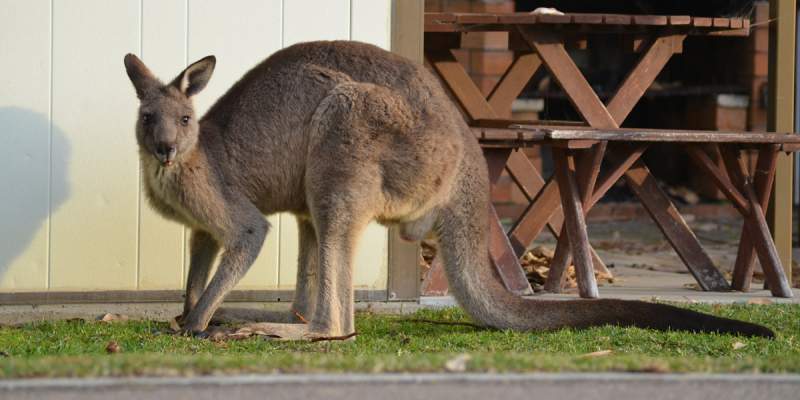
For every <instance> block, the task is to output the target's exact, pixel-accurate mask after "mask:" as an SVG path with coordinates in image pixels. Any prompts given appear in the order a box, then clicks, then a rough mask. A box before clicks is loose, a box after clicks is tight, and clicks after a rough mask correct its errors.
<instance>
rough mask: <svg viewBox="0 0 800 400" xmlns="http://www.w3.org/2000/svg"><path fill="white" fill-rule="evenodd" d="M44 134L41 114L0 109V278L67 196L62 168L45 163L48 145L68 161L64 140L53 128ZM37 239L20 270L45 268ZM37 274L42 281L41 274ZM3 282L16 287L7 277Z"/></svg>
mask: <svg viewBox="0 0 800 400" xmlns="http://www.w3.org/2000/svg"><path fill="white" fill-rule="evenodd" d="M50 133H51V132H50V120H49V119H48V118H47V116H46V115H43V114H39V113H37V112H33V111H30V110H27V109H23V108H17V107H0V281H3V280H4V278H5V276H6V274H7V273H8V270H9V268H10V267H11V264H12V263H14V262H15V261H16V260H17V258H18V257H19V256H20V255H21V254H23V253H24V252H25V251H26V250H27V249H28V248H29V247H30V246H31V245H32V244H33V243H32V241H34V240H35V239H36V238H37V232H39V231H41V230H42V229H44V228H45V224H46V223H47V218H48V217H49V215H50V214H51V212H53V211H55V210H57V209H58V207H59V206H60V205H61V204H63V203H64V201H65V200H66V198H67V196H68V195H69V193H68V192H69V189H68V185H67V180H66V177H67V171H66V168H51V166H50V158H51V157H50V154H51V153H50V152H51V149H52V151H57V152H59V153H61V154H60V156H59V158H64V159H67V160H69V152H70V147H69V142H68V141H67V138H66V136H65V135H64V132H63V131H61V130H60V129H58V127H56V126H53V127H52V135H50ZM51 140H52V141H51ZM54 182H55V183H56V184H54V185H51V183H54ZM39 237H41V239H39V240H37V243H35V244H33V245H35V246H37V247H39V248H37V249H32V250H31V252H32V253H30V254H29V256H28V257H26V260H25V261H24V262H27V263H28V264H29V265H23V266H21V268H23V269H24V270H25V272H23V274H25V273H27V271H28V270H30V271H31V272H30V273H35V271H37V270H38V271H47V259H48V255H47V251H48V249H47V242H46V240H45V239H44V238H45V236H44V235H40V236H39ZM23 278H24V279H23ZM42 278H43V280H42V285H44V284H46V279H47V277H46V276H44V277H42ZM15 280H16V279H15ZM20 280H21V281H20V283H19V285H27V286H29V285H30V283H27V284H26V283H23V282H22V280H24V282H30V281H31V280H33V278H32V277H31V276H30V275H28V276H26V277H22V276H20ZM6 285H11V286H12V287H16V286H19V285H17V284H15V283H14V282H13V281H12V282H6ZM41 289H44V287H42V288H41Z"/></svg>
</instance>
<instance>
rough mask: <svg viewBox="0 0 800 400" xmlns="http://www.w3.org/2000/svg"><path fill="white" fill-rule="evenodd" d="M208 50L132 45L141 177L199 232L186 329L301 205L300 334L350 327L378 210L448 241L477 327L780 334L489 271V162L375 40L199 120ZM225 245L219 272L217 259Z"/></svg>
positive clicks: (240, 94)
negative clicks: (142, 51)
mask: <svg viewBox="0 0 800 400" xmlns="http://www.w3.org/2000/svg"><path fill="white" fill-rule="evenodd" d="M215 63H216V59H215V58H214V57H213V56H209V57H206V58H203V59H201V60H199V61H197V62H195V63H194V64H191V65H190V66H188V67H187V68H186V69H185V70H184V71H183V72H181V73H180V74H178V76H177V77H176V78H175V79H173V80H172V81H171V82H170V83H168V84H164V83H162V82H161V81H159V80H158V79H157V78H156V77H155V76H154V75H153V74H152V73H151V72H150V70H148V68H147V67H146V66H145V65H144V63H143V62H142V61H141V60H140V59H139V58H137V57H136V56H134V55H132V54H128V55H127V56H125V68H126V71H127V74H128V76H129V78H130V80H131V82H132V83H133V86H134V88H135V90H136V95H137V97H138V98H139V100H140V106H139V113H138V120H137V122H136V138H137V141H138V145H139V153H140V157H141V165H142V170H143V176H144V187H145V190H146V193H147V197H148V198H149V200H150V203H151V204H152V206H153V207H154V208H155V209H156V210H157V211H159V212H160V213H161V214H162V215H163V216H164V217H166V218H169V219H172V220H175V221H178V222H180V223H182V224H185V225H187V226H188V227H189V228H190V229H191V232H192V233H191V241H190V254H191V260H190V269H189V275H188V279H187V285H186V297H185V306H184V311H183V315H182V317H181V318H180V323H181V325H182V329H183V330H184V331H185V332H187V333H199V332H202V331H204V330H205V329H206V328H207V325H208V323H209V320H210V319H211V317H212V315H213V314H214V312H215V311H216V310H217V308H218V307H219V305H220V303H221V302H222V301H223V298H224V297H225V295H226V294H227V293H228V292H229V291H230V290H231V289H232V288H233V287H234V285H235V284H236V283H237V281H239V279H240V278H241V277H242V276H243V275H244V274H245V273H246V272H247V270H248V268H249V267H250V265H251V264H252V263H253V261H254V260H255V258H256V256H257V255H258V254H259V251H260V249H261V246H262V243H263V241H264V238H265V236H266V235H267V232H268V231H269V228H270V226H269V224H268V223H267V221H266V219H265V217H264V215H269V214H272V213H276V212H290V213H293V214H294V215H295V216H296V218H297V223H298V225H299V232H300V234H299V236H300V237H299V241H300V256H299V267H298V274H297V288H296V294H295V299H294V303H293V308H294V310H296V311H297V312H298V313H300V314H301V315H304V316H309V317H310V318H308V319H309V321H308V324H307V325H304V331H302V332H303V333H302V335H301V337H298V338H297V339H302V338H314V337H334V336H342V335H348V334H351V333H353V332H354V321H353V320H354V310H353V307H354V305H353V287H352V273H353V270H352V263H353V251H354V248H355V247H356V241H357V239H358V238H359V236H360V234H361V233H362V231H363V230H364V228H365V227H366V226H367V224H368V223H369V222H370V221H373V220H375V221H378V222H379V223H382V224H385V225H398V224H399V226H400V228H401V232H402V235H403V236H404V237H405V238H406V239H409V240H418V239H420V238H422V237H423V236H424V235H426V234H428V233H429V232H433V234H434V235H435V236H436V237H437V238H438V241H439V243H440V248H441V253H442V256H443V260H444V263H445V265H446V267H445V269H446V275H447V279H448V280H449V283H450V288H451V290H452V293H453V294H454V295H455V297H456V299H457V300H458V302H459V303H460V305H461V306H462V307H463V308H464V309H465V310H466V312H467V313H468V314H469V315H470V316H471V317H472V318H473V319H474V320H475V321H476V322H478V323H479V324H482V325H485V326H488V327H494V328H499V329H514V330H521V331H542V330H553V329H558V328H562V327H575V328H584V327H589V326H595V325H604V324H617V325H624V326H638V327H643V328H653V329H660V330H667V329H676V330H688V331H695V332H726V333H734V334H742V335H751V336H764V337H772V336H773V332H772V331H771V330H769V329H768V328H766V327H762V326H759V325H755V324H751V323H747V322H741V321H736V320H730V319H725V318H718V317H714V316H711V315H706V314H701V313H697V312H693V311H689V310H685V309H681V308H677V307H672V306H669V305H664V304H654V303H647V302H639V301H621V300H608V299H601V300H575V301H544V300H535V299H527V298H522V297H519V296H516V295H514V294H512V293H510V292H508V291H507V290H506V289H505V288H504V287H503V286H502V282H501V281H500V280H499V277H498V276H497V275H496V273H494V271H493V270H492V269H491V267H490V262H489V257H488V247H487V223H486V222H487V215H488V210H489V206H490V199H489V191H488V188H489V183H488V177H487V167H486V161H485V159H484V157H483V154H482V152H481V148H480V146H479V144H478V142H477V140H476V139H475V137H474V136H473V135H472V133H471V132H470V129H469V128H468V126H467V125H466V123H465V121H464V120H463V118H462V116H461V114H460V113H459V111H458V110H457V109H456V108H455V106H454V105H453V103H452V102H451V101H450V100H449V98H448V96H447V94H446V93H445V91H444V89H443V88H442V86H441V85H440V83H439V81H438V80H437V79H436V78H435V77H434V76H433V75H432V74H431V73H430V72H429V71H427V70H426V69H425V68H424V67H423V66H421V65H418V64H415V63H413V62H411V61H410V60H407V59H405V58H403V57H400V56H398V55H395V54H392V53H390V52H387V51H384V50H381V49H379V48H378V47H375V46H372V45H368V44H363V43H357V42H348V41H333V42H325V41H321V42H309V43H301V44H297V45H294V46H291V47H288V48H285V49H283V50H280V51H278V52H276V53H274V54H273V55H272V56H270V57H269V58H267V59H266V60H265V61H263V62H262V63H260V64H259V65H257V66H256V67H254V68H253V69H252V70H250V71H249V72H247V73H246V74H245V75H244V77H242V78H241V80H239V81H238V82H237V83H236V84H234V85H233V87H231V88H230V89H229V90H228V92H227V93H226V94H224V95H223V96H222V97H221V98H219V100H217V102H216V103H215V104H214V105H213V106H212V107H211V108H210V109H209V111H208V112H207V113H206V114H205V116H203V117H202V118H197V116H196V115H195V112H194V108H193V106H192V97H193V96H195V95H197V94H198V93H199V92H200V91H201V90H202V89H203V88H204V87H205V86H206V84H207V83H208V81H209V79H210V78H211V75H212V72H213V71H214V66H215ZM220 251H222V255H221V259H220V262H219V265H218V268H217V272H216V273H215V274H214V276H213V277H212V278H211V279H210V281H209V280H208V278H209V270H210V269H211V266H212V263H213V260H214V259H215V257H216V256H217V253H218V252H220Z"/></svg>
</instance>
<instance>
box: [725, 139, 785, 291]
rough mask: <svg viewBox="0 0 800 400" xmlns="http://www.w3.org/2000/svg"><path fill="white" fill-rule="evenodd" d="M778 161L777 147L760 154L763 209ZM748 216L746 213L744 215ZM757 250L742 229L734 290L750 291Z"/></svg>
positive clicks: (757, 176) (759, 193) (759, 184)
mask: <svg viewBox="0 0 800 400" xmlns="http://www.w3.org/2000/svg"><path fill="white" fill-rule="evenodd" d="M777 159H778V151H777V149H776V148H775V147H772V146H770V147H767V148H764V149H761V150H760V151H759V152H758V160H757V161H756V170H755V172H754V174H753V182H754V186H755V191H756V195H757V196H758V201H759V203H760V204H761V207H762V209H766V208H767V207H769V198H770V196H771V194H772V184H773V183H774V180H775V167H776V162H777ZM743 215H746V213H743ZM754 250H755V249H754V248H753V242H752V240H751V238H750V234H749V231H748V230H747V229H742V234H741V237H740V239H739V249H738V251H737V255H736V264H735V265H734V268H733V279H732V281H731V287H733V289H734V290H743V291H746V290H749V289H750V284H751V282H752V279H753V270H754V269H755V251H754Z"/></svg>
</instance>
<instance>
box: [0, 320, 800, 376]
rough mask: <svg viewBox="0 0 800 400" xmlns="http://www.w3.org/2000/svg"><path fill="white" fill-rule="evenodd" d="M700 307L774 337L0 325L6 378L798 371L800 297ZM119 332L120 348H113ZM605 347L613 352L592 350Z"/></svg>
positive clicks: (397, 325)
mask: <svg viewBox="0 0 800 400" xmlns="http://www.w3.org/2000/svg"><path fill="white" fill-rule="evenodd" d="M691 308H692V309H695V310H699V311H704V312H710V313H713V314H717V315H721V316H726V317H731V318H737V319H742V320H747V321H752V322H757V323H761V324H764V325H767V326H769V327H771V328H773V329H774V330H775V331H776V332H777V338H776V339H775V340H766V339H760V338H759V339H749V338H742V337H735V336H729V335H716V334H689V333H685V332H656V331H650V330H643V329H636V328H618V327H610V326H606V327H599V328H593V329H587V330H570V329H563V330H560V331H556V332H548V333H518V332H510V331H496V330H486V329H477V328H474V327H470V326H453V325H440V324H431V323H424V322H415V321H414V319H434V320H440V321H468V318H467V317H465V316H464V314H463V313H462V312H461V311H459V310H457V309H447V310H440V311H431V310H424V311H420V312H418V313H417V314H415V315H411V316H396V315H376V314H368V313H361V314H359V315H358V318H357V330H358V332H359V335H358V338H357V340H356V341H354V342H321V343H291V342H276V341H269V340H265V339H263V338H259V337H255V338H250V339H247V340H240V341H228V342H223V343H215V342H211V341H208V340H202V339H196V338H187V337H181V336H175V335H171V334H167V333H165V332H167V330H168V328H167V324H166V323H161V322H150V321H129V322H118V323H111V324H106V323H99V322H83V321H60V322H43V323H36V324H28V325H24V326H19V327H2V328H0V351H2V352H3V353H0V354H3V355H0V378H14V377H45V376H48V377H55V376H58V377H76V376H131V375H170V376H171V375H198V374H234V373H274V372H288V373H291V372H322V371H348V372H401V371H416V372H434V371H444V370H445V363H446V362H447V361H448V360H451V359H453V358H454V357H456V356H458V355H460V354H464V353H466V354H469V356H470V358H469V361H468V362H467V364H466V368H467V371H496V372H511V371H515V372H523V371H642V372H734V373H756V372H758V373H800V305H735V306H708V305H694V306H691ZM112 340H113V341H116V342H117V343H118V344H119V346H120V348H121V351H120V352H119V353H115V354H107V352H106V350H105V348H106V345H107V344H108V342H109V341H112ZM737 342H738V344H737ZM742 344H744V347H741V345H742ZM736 347H739V348H736ZM601 350H611V351H612V352H611V354H609V355H605V356H595V357H591V356H586V354H587V353H591V352H595V351H601Z"/></svg>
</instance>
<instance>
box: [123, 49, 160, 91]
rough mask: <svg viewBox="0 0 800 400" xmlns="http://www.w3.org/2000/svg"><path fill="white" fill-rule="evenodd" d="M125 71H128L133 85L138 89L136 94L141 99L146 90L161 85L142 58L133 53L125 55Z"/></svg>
mask: <svg viewBox="0 0 800 400" xmlns="http://www.w3.org/2000/svg"><path fill="white" fill-rule="evenodd" d="M125 71H127V72H128V78H130V79H131V82H132V83H133V87H134V88H135V89H136V96H137V97H139V98H140V99H141V98H142V96H144V93H145V92H147V91H148V90H150V89H152V88H155V87H158V86H159V85H160V82H159V81H158V79H157V78H156V77H155V76H153V73H152V72H150V70H149V69H147V66H145V65H144V63H143V62H142V60H140V59H139V57H136V56H135V55H133V54H128V55H126V56H125Z"/></svg>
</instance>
